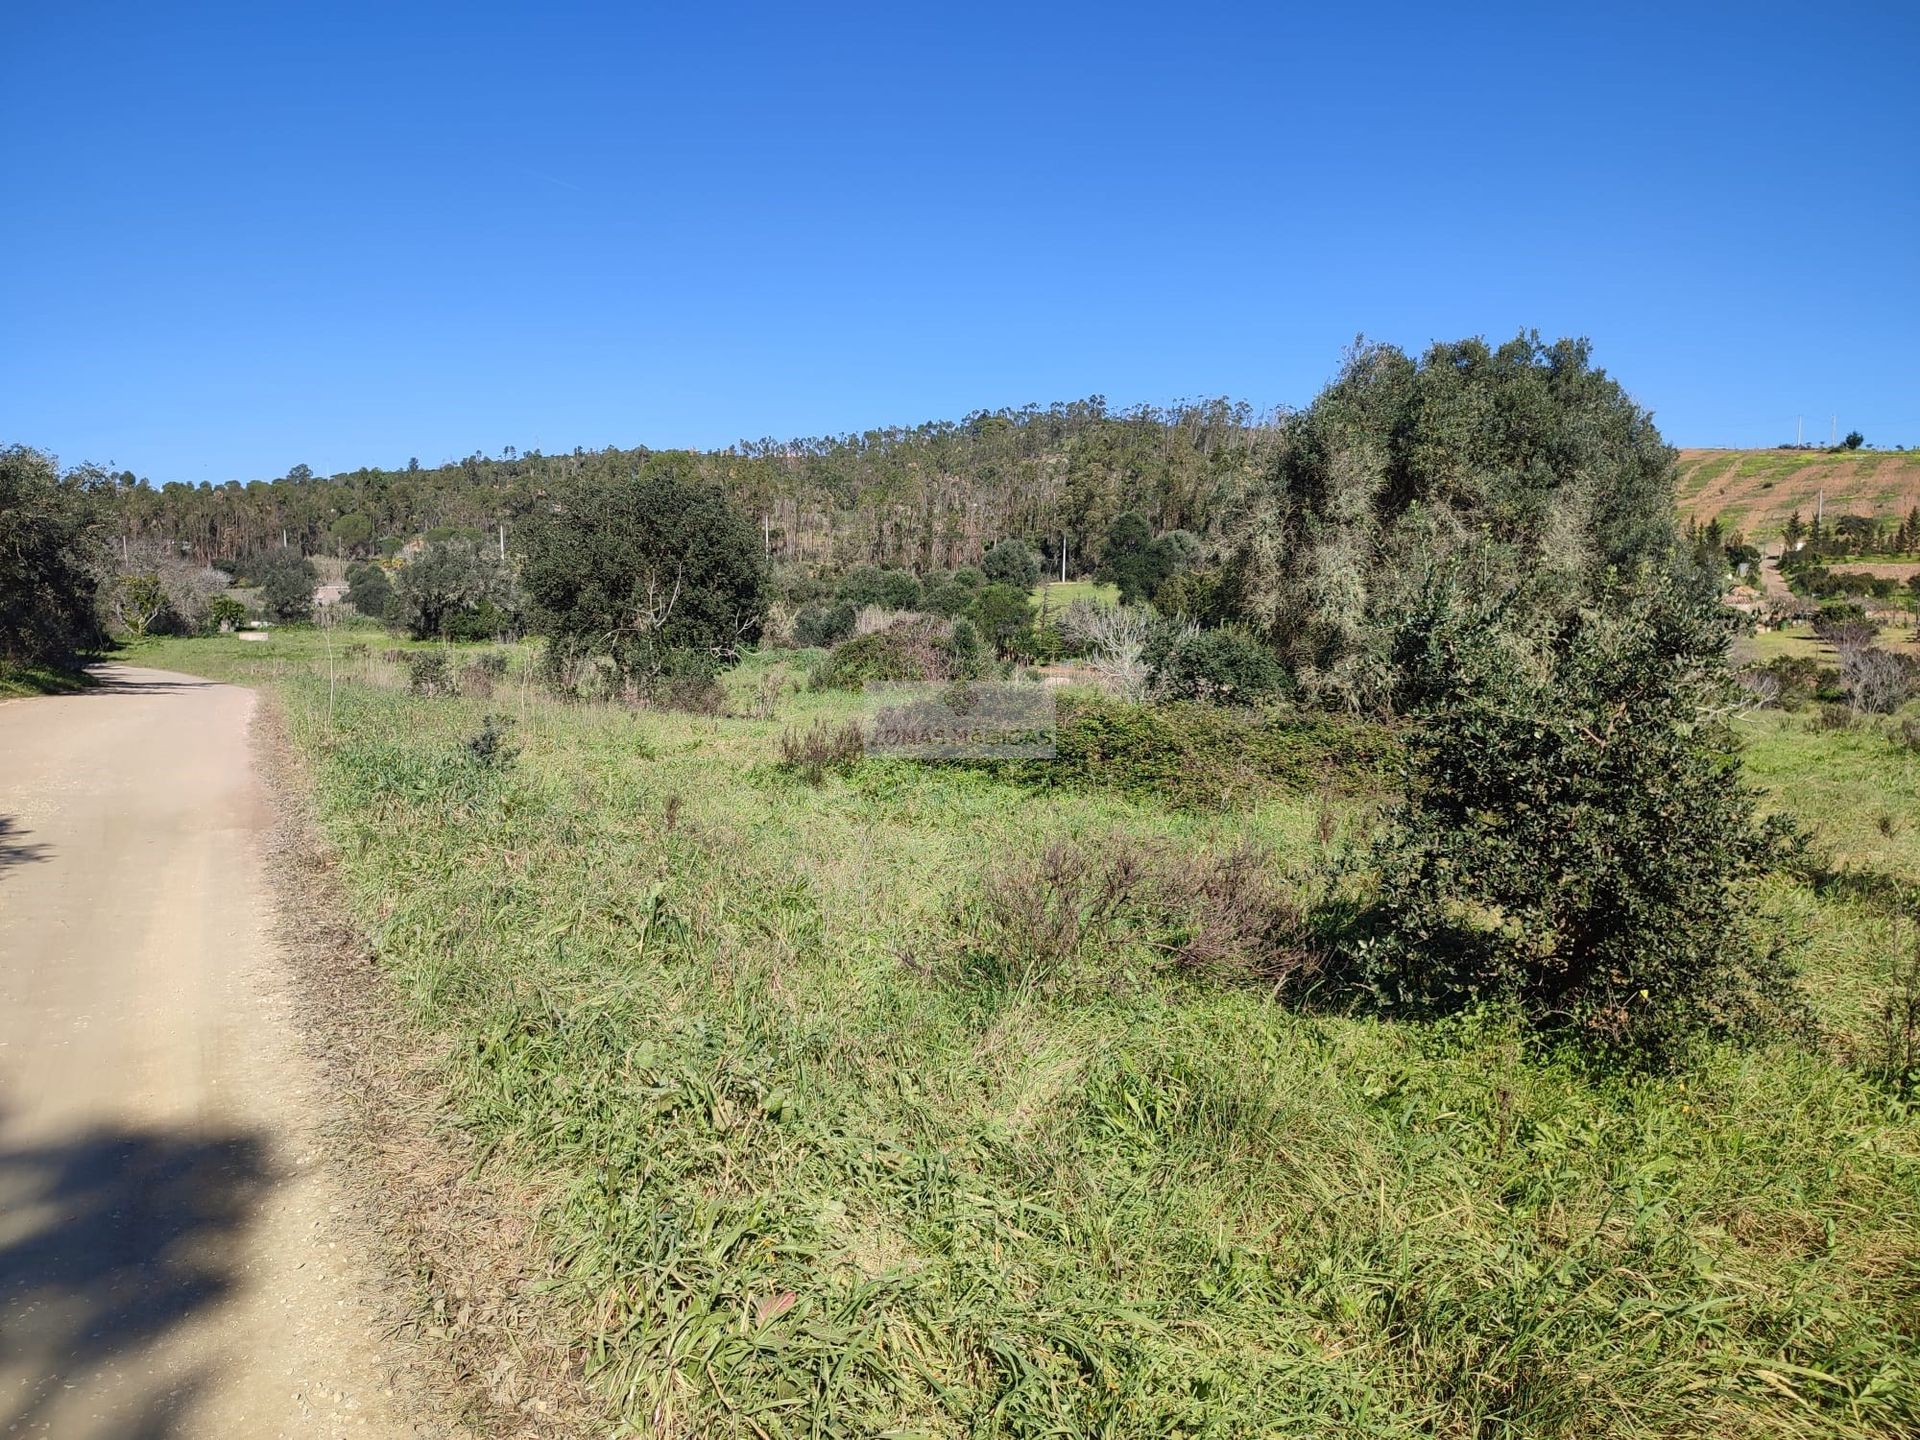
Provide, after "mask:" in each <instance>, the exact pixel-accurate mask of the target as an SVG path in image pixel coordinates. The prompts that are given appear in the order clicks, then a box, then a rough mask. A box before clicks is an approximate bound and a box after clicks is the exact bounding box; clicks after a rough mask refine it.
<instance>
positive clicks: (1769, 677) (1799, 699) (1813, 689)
mask: <svg viewBox="0 0 1920 1440" xmlns="http://www.w3.org/2000/svg"><path fill="white" fill-rule="evenodd" d="M1739 679H1740V682H1741V683H1742V684H1743V685H1744V686H1746V688H1747V689H1748V690H1749V691H1750V692H1751V693H1753V694H1755V695H1756V696H1758V697H1760V700H1761V703H1762V704H1767V705H1777V706H1779V707H1780V708H1781V709H1782V710H1798V709H1799V708H1800V707H1801V706H1802V705H1806V704H1808V703H1810V702H1811V701H1813V700H1815V699H1818V698H1819V697H1820V695H1821V693H1822V692H1823V691H1825V692H1827V693H1830V694H1834V695H1838V694H1839V693H1840V691H1839V684H1840V672H1839V671H1838V670H1836V669H1834V668H1833V667H1832V666H1831V665H1822V664H1821V663H1820V662H1819V661H1818V660H1815V659H1814V658H1813V657H1812V656H1810V655H1777V656H1775V657H1774V658H1773V659H1771V660H1769V661H1768V662H1767V663H1766V664H1764V665H1749V666H1748V667H1746V668H1745V669H1744V670H1742V671H1741V672H1740V674H1739Z"/></svg>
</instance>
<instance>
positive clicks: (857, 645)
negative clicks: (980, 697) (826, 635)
mask: <svg viewBox="0 0 1920 1440" xmlns="http://www.w3.org/2000/svg"><path fill="white" fill-rule="evenodd" d="M950 640H951V636H950V633H949V632H948V631H947V630H946V627H944V626H942V625H940V624H938V623H937V622H932V621H927V620H904V621H901V622H900V623H898V624H896V625H892V626H889V627H888V628H887V629H885V630H875V631H874V632H872V633H871V634H868V635H856V636H855V637H854V638H853V639H851V640H848V641H846V642H845V643H844V644H841V645H839V646H837V647H836V648H835V649H834V651H833V653H832V654H831V655H829V656H827V658H826V661H825V663H824V664H822V665H821V666H820V667H819V669H817V670H816V671H815V672H814V675H813V687H814V689H816V690H858V689H860V688H861V687H862V686H863V685H867V684H869V683H884V682H890V681H902V680H942V679H945V678H947V675H948V673H949V669H948V660H947V647H948V645H949V644H950Z"/></svg>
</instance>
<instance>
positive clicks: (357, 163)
mask: <svg viewBox="0 0 1920 1440" xmlns="http://www.w3.org/2000/svg"><path fill="white" fill-rule="evenodd" d="M1469 11H1470V12H1471V13H1466V12H1469ZM1455 12H1460V13H1455ZM0 56H4V58H5V76H6V78H5V83H4V85H0V195H4V196H5V197H6V202H7V210H8V218H7V220H6V222H5V224H4V225H0V442H8V441H20V442H25V443H28V444H32V445H35V446H38V447H41V448H43V449H49V450H53V451H55V452H56V453H58V454H59V455H60V456H61V458H62V459H63V460H64V461H67V462H69V463H73V462H79V461H85V460H92V461H99V462H102V463H109V462H110V463H113V464H115V465H117V466H122V467H126V468H131V469H134V470H136V471H138V472H139V473H141V474H143V475H148V476H151V477H152V478H153V479H155V480H156V481H164V480H209V479H210V480H222V479H228V478H243V479H244V478H257V477H267V476H273V475H278V474H281V473H284V472H285V471H286V470H287V468H288V467H289V466H291V465H293V464H295V463H305V464H308V465H310V466H312V467H313V468H314V469H315V470H316V471H320V472H322V473H326V472H331V471H335V470H340V469H346V468H351V467H354V466H358V465H361V464H369V463H371V464H402V463H404V462H405V461H406V460H407V458H408V457H409V456H419V457H420V458H421V459H422V460H423V461H427V462H433V461H438V460H442V459H446V458H451V457H453V456H457V455H461V454H466V453H471V452H472V451H474V450H483V451H485V452H487V453H489V454H494V453H498V452H499V450H500V449H501V448H502V447H503V446H505V445H509V444H511V445H516V446H518V447H519V448H521V449H522V450H527V449H533V448H541V449H547V450H558V449H571V448H573V447H574V446H575V445H588V446H593V445H605V444H621V445H631V444H636V443H643V442H644V443H647V444H651V445H656V446H665V445H719V444H726V443H728V442H730V441H733V440H735V439H738V438H741V437H753V436H763V435H777V436H786V435H793V434H818V433H823V432H830V431H841V430H846V429H858V428H861V427H864V426H868V425H873V424H885V423H893V422H915V421H919V420H924V419H931V418H936V417H958V416H960V415H962V414H964V413H965V412H967V411H968V410H971V409H975V408H981V407H992V406H998V405H1013V404H1021V403H1024V402H1026V401H1030V400H1032V401H1041V402H1045V401H1049V400H1055V399H1068V398H1074V397H1078V396H1083V395H1089V394H1104V395H1106V396H1107V397H1108V398H1109V400H1110V401H1112V402H1113V403H1115V404H1130V403H1134V402H1138V401H1152V402H1165V401H1170V400H1174V399H1178V398H1181V397H1186V396H1200V395H1213V394H1228V395H1233V396H1236V397H1240V398H1244V399H1247V400H1250V401H1252V402H1254V403H1255V404H1258V405H1267V404H1274V403H1289V404H1303V403H1305V402H1306V401H1308V400H1310V399H1311V398H1312V397H1313V394H1314V393H1315V391H1316V390H1317V389H1318V388H1319V386H1320V385H1321V384H1322V383H1323V382H1324V381H1325V380H1326V378H1327V377H1328V376H1329V374H1330V373H1331V372H1332V371H1333V369H1334V368H1335V366H1336V365H1337V364H1338V361H1339V357H1340V353H1341V351H1342V350H1343V348H1344V347H1345V346H1346V345H1347V344H1348V343H1350V342H1351V341H1352V339H1353V338H1354V336H1355V335H1356V334H1360V333H1364V334H1366V335H1367V336H1368V337H1369V338H1373V339H1378V340H1387V341H1392V342H1394V343H1397V344H1401V345H1403V346H1407V347H1409V348H1417V347H1420V346H1423V345H1424V344H1426V343H1427V342H1428V341H1429V340H1431V339H1434V338H1439V337H1448V338H1452V337H1457V336H1461V335H1467V334H1485V335H1488V336H1490V337H1495V338H1500V337H1505V336H1508V335H1511V334H1512V333H1514V332H1515V331H1516V330H1518V329H1520V328H1522V327H1532V328H1537V329H1539V330H1540V331H1542V332H1543V333H1544V334H1546V335H1548V336H1552V335H1557V334H1563V333H1572V334H1584V335H1587V336H1590V337H1591V338H1592V340H1593V342H1594V345H1595V349H1596V355H1597V358H1598V360H1599V362H1600V363H1601V364H1603V365H1605V366H1606V367H1607V368H1608V369H1609V370H1610V371H1612V372H1613V373H1614V374H1615V375H1616V376H1618V377H1619V378H1620V379H1621V380H1622V381H1623V382H1624V383H1625V384H1626V385H1627V387H1628V388H1629V389H1630V390H1631V391H1632V392H1633V393H1634V394H1635V395H1636V396H1637V397H1638V398H1639V399H1640V400H1641V402H1642V403H1644V404H1646V405H1648V406H1650V407H1651V408H1652V409H1653V410H1654V411H1655V413H1656V417H1657V419H1658V421H1659V423H1660V425H1661V427H1662V429H1663V430H1664V432H1665V433H1666V435H1667V437H1668V438H1669V439H1670V440H1671V441H1673V442H1674V443H1676V444H1759V445H1764V444H1772V443H1775V442H1777V441H1780V440H1782V439H1788V438H1791V436H1792V433H1793V424H1794V417H1795V416H1796V415H1797V414H1804V415H1806V417H1807V426H1808V431H1809V434H1810V436H1818V437H1819V438H1822V439H1824V438H1825V435H1826V431H1827V425H1828V417H1829V416H1830V415H1832V414H1835V413H1837V414H1838V415H1839V420H1840V428H1841V430H1842V431H1843V432H1844V431H1845V430H1847V429H1849V428H1855V427H1857V428H1859V429H1860V430H1862V431H1864V432H1865V433H1866V435H1867V437H1868V439H1869V441H1873V442H1881V443H1886V444H1893V443H1895V442H1900V443H1905V444H1908V445H1920V353H1917V352H1920V88H1917V87H1916V79H1915V77H1916V74H1920V10H1916V8H1915V7H1913V6H1910V5H1906V4H1894V3H1887V4H1880V5H1872V6H1868V5H1845V4H1839V5H1834V4H1827V5H1822V6H1819V7H1813V6H1802V7H1793V8H1777V9H1776V8H1769V7H1767V6H1765V5H1755V4H1751V3H1748V4H1713V5H1702V4H1687V3H1666V4H1660V5H1654V6H1639V5H1632V4H1609V5H1589V6H1553V7H1549V6H1540V5H1531V4H1529V5H1513V6H1496V5H1482V6H1459V7H1456V6H1439V5H1432V4H1421V5H1407V6H1398V5H1394V4H1386V3H1376V4H1374V5H1370V6H1363V7H1336V6H1330V5H1315V6H1304V5H1302V6H1289V5H1271V4H1268V5H1253V4H1245V5H1208V4H1183V5H1179V6H1173V5H1168V6H1162V7H1135V6H1125V5H1103V6H1087V5H1046V4H1031V3H1030V4H1026V5H1018V6H998V5H981V4H971V5H954V6H935V5H900V4H890V5H878V6H822V7H809V6H796V5H784V6H737V5H726V4H700V5H672V6H668V5H659V4H649V5H638V4H609V5H574V4H565V3H549V4H539V5H534V4H527V5H524V6H521V5H504V4H489V3H485V0H471V3H467V4H460V5H427V4H418V5H408V4H400V3H394V4H382V5H357V4H328V5H322V6H311V7H309V6H299V5H277V4H276V5H261V4H257V3H253V4H247V5H232V6H215V5H190V4H169V5H150V4H141V5H134V4H117V5H101V4H90V3H85V0H10V3H8V4H7V5H6V6H4V7H0Z"/></svg>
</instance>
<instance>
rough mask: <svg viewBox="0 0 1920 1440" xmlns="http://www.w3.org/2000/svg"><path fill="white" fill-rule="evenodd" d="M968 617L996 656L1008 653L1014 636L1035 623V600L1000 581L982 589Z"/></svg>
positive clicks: (968, 608)
mask: <svg viewBox="0 0 1920 1440" xmlns="http://www.w3.org/2000/svg"><path fill="white" fill-rule="evenodd" d="M967 618H968V619H969V620H971V621H972V622H973V624H974V628H975V629H977V630H978V631H979V632H980V636H981V638H982V639H983V640H985V641H986V642H987V643H988V644H989V645H991V646H992V647H993V650H994V653H995V654H996V655H1004V654H1007V653H1009V650H1010V647H1011V643H1012V641H1013V637H1014V636H1015V635H1017V634H1019V633H1020V631H1021V630H1023V629H1025V628H1026V626H1028V625H1029V624H1031V623H1032V621H1033V600H1032V597H1031V596H1030V595H1029V594H1028V593H1027V591H1025V590H1023V589H1021V588H1020V587H1019V586H1016V585H1007V584H1003V583H1000V582H997V581H996V582H994V583H992V584H988V585H985V586H983V587H981V590H980V593H979V594H977V595H975V596H974V597H973V604H972V605H970V606H968V607H967Z"/></svg>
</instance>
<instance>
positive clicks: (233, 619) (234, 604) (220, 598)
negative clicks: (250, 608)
mask: <svg viewBox="0 0 1920 1440" xmlns="http://www.w3.org/2000/svg"><path fill="white" fill-rule="evenodd" d="M246 623H247V607H246V606H244V605H242V604H241V603H240V602H239V601H238V600H236V599H234V598H233V596H231V595H216V596H214V597H213V599H212V600H211V601H209V602H208V604H207V626H208V628H209V629H212V630H238V629H239V628H240V627H241V626H242V625H244V624H246Z"/></svg>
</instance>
